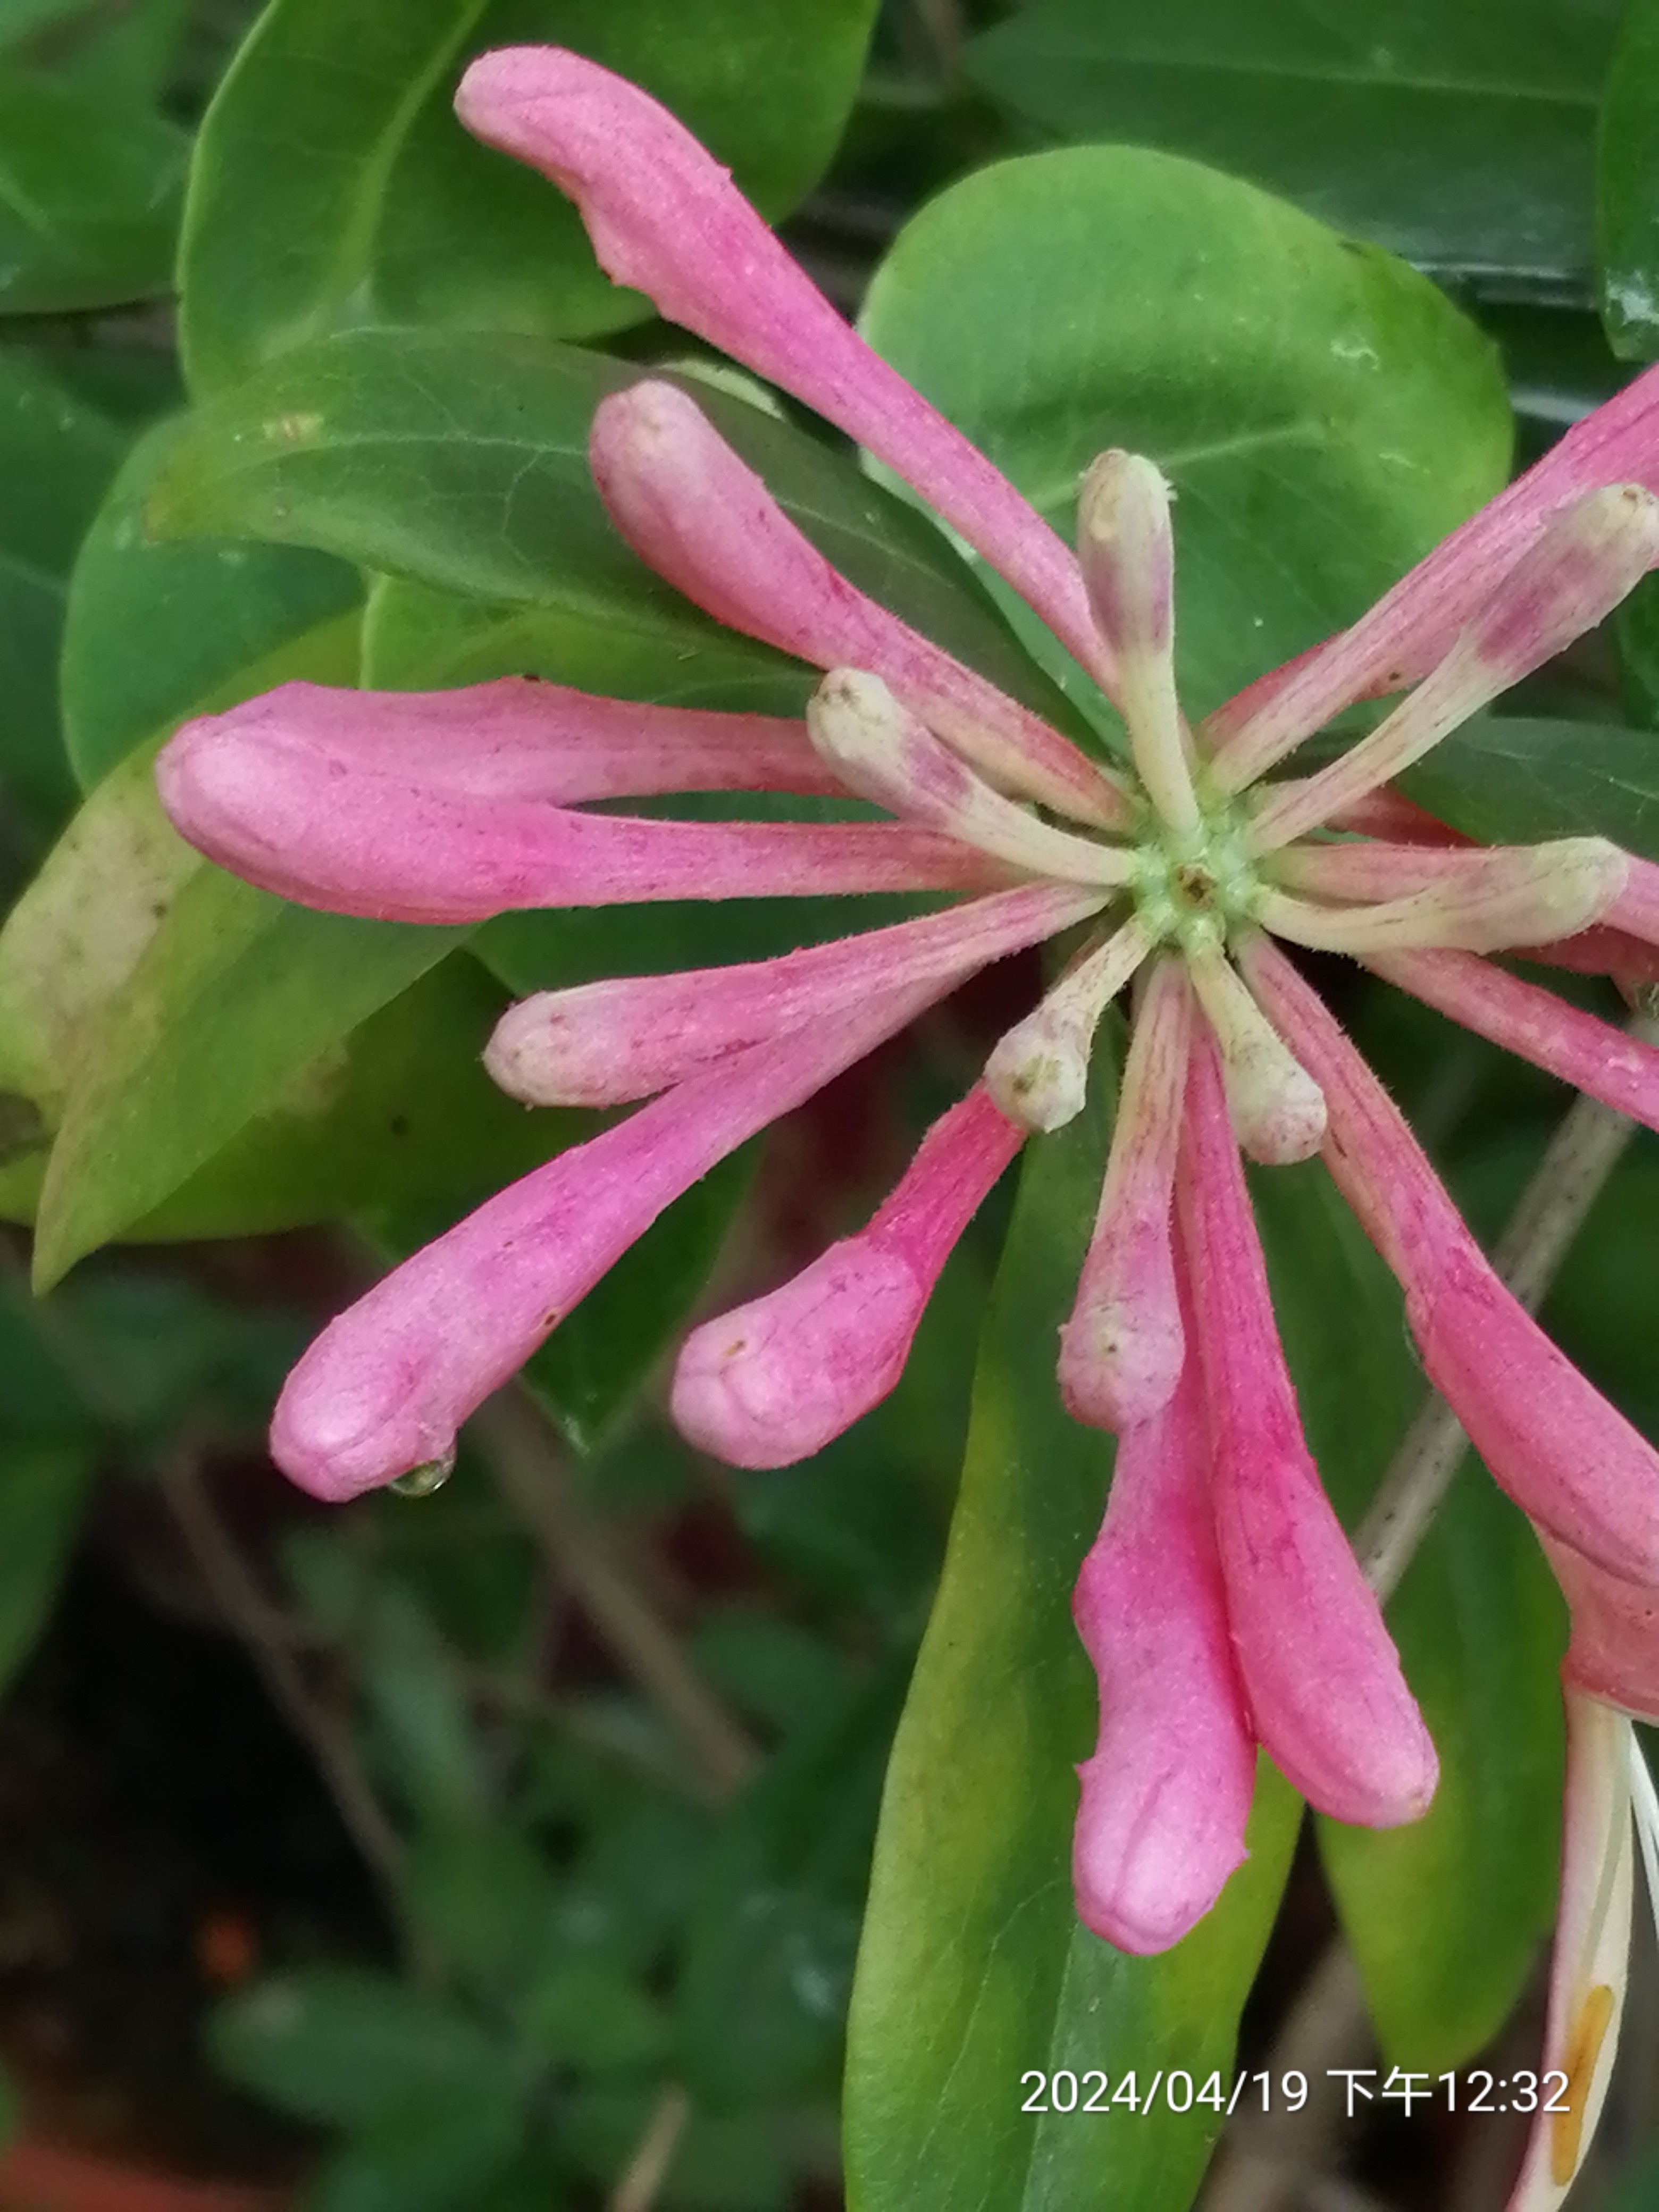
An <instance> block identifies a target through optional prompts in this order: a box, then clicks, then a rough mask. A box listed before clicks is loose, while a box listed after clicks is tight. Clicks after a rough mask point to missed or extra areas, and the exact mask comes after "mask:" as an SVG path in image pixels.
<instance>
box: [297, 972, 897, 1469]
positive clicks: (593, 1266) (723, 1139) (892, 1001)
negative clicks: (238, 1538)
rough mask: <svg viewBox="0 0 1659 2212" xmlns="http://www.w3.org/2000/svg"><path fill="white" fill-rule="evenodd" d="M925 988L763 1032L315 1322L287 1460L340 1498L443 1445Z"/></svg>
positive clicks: (429, 1459) (442, 1451) (423, 1463)
mask: <svg viewBox="0 0 1659 2212" xmlns="http://www.w3.org/2000/svg"><path fill="white" fill-rule="evenodd" d="M930 995H931V987H926V988H923V987H915V986H913V987H910V988H909V989H908V990H903V991H897V992H890V993H886V994H883V995H881V996H879V997H877V998H873V999H871V1000H866V1002H865V1003H864V1005H862V1006H860V1007H858V1008H855V1009H849V1010H848V1012H847V1013H846V1014H845V1015H844V1016H843V1017H842V1019H841V1020H840V1021H839V1022H836V1023H834V1024H826V1025H822V1026H819V1027H817V1028H815V1029H811V1030H804V1031H801V1032H799V1033H797V1034H795V1035H793V1036H787V1037H783V1038H781V1039H778V1040H776V1041H775V1042H770V1043H767V1044H762V1045H757V1046H756V1047H755V1048H753V1050H752V1051H750V1052H746V1053H743V1054H738V1055H737V1056H735V1057H734V1058H732V1060H726V1061H725V1062H723V1063H722V1064H721V1065H720V1066H719V1067H717V1068H714V1069H712V1070H710V1071H709V1072H708V1073H705V1074H702V1075H696V1076H693V1077H692V1078H691V1079H690V1080H689V1081H688V1082H685V1083H683V1084H681V1085H679V1086H678V1089H676V1090H673V1091H669V1092H667V1093H666V1095H665V1097H661V1098H658V1099H654V1100H653V1102H652V1103H651V1104H650V1105H648V1106H642V1107H641V1109H640V1110H639V1112H638V1113H637V1114H633V1115H629V1118H628V1120H627V1121H622V1122H619V1123H618V1124H617V1126H616V1127H614V1128H611V1129H606V1130H605V1131H604V1133H602V1134H601V1135H599V1136H597V1137H595V1138H593V1139H591V1141H590V1142H589V1143H587V1144H586V1145H579V1146H576V1147H574V1150H572V1151H570V1152H561V1153H560V1154H559V1156H558V1158H556V1159H553V1160H550V1161H549V1162H548V1164H547V1165H546V1166H545V1167H543V1168H538V1169H537V1170H536V1171H535V1172H534V1174H532V1175H528V1176H525V1177H524V1179H523V1180H522V1181H521V1182H515V1183H512V1184H509V1186H508V1187H507V1189H505V1190H503V1191H501V1192H499V1193H498V1194H497V1195H496V1196H495V1197H494V1198H492V1199H490V1200H489V1201H488V1202H487V1203H486V1204H485V1205H483V1206H480V1207H479V1208H478V1210H477V1212H476V1213H471V1214H469V1215H468V1216H467V1218H466V1219H465V1221H462V1222H459V1224H458V1225H456V1226H455V1227H454V1228H453V1229H452V1230H450V1231H448V1232H447V1235H445V1236H442V1237H439V1238H438V1239H437V1240H436V1242H435V1243H431V1244H428V1245H426V1246H425V1247H424V1248H423V1249H422V1250H421V1251H419V1252H417V1253H416V1255H415V1256H414V1258H413V1259H412V1260H407V1261H404V1264H403V1266H402V1267H398V1268H395V1269H394V1270H393V1272H392V1273H391V1274H389V1275H387V1276H386V1277H384V1278H383V1279H381V1280H380V1282H378V1283H377V1284H376V1285H374V1289H373V1290H372V1291H369V1292H368V1295H367V1296H366V1297H362V1298H360V1299H359V1300H358V1301H357V1303H356V1305H354V1306H352V1307H350V1308H349V1309H348V1310H347V1311H346V1312H344V1313H343V1314H342V1315H340V1316H339V1317H338V1318H337V1320H335V1321H333V1322H331V1323H330V1324H329V1326H328V1327H327V1328H325V1330H324V1331H323V1334H321V1335H320V1336H319V1338H318V1339H317V1340H316V1342H315V1343H314V1344H313V1346H311V1348H310V1350H309V1351H308V1352H307V1353H306V1355H305V1357H304V1358H302V1359H301V1362H300V1364H299V1365H298V1366H297V1367H296V1368H295V1370H294V1372H293V1373H292V1374H291V1375H290V1376H289V1378H288V1383H287V1384H286V1386H285V1388H284V1389H283V1395H282V1397H281V1399H280V1400H279V1401H278V1402H277V1407H276V1418H275V1419H274V1420H273V1422H272V1423H271V1431H270V1444H271V1452H272V1455H273V1456H274V1458H275V1459H276V1463H277V1465H278V1466H279V1467H280V1468H282V1469H283V1473H284V1474H287V1475H289V1477H290V1478H291V1479H292V1480H294V1481H295V1482H296V1483H298V1484H299V1486H300V1487H301V1489H302V1490H308V1491H310V1492H311V1493H312V1494H313V1497H317V1498H328V1499H331V1500H336V1501H337V1500H339V1499H342V1498H355V1497H356V1496H357V1495H358V1493H359V1492H362V1491H365V1490H373V1489H375V1488H377V1487H379V1486H380V1485H382V1484H384V1483H387V1482H392V1481H394V1480H396V1479H397V1478H398V1476H399V1475H402V1474H408V1473H410V1471H411V1470H412V1469H416V1468H422V1467H428V1466H430V1465H432V1464H433V1463H434V1462H438V1463H441V1462H444V1461H445V1460H447V1458H448V1457H449V1456H450V1455H451V1454H452V1453H453V1450H454V1448H455V1431H456V1430H457V1429H458V1428H459V1425H460V1424H461V1422H462V1421H464V1420H465V1419H466V1417H467V1416H468V1414H470V1413H475V1412H476V1411H477V1408H478V1407H479V1406H481V1405H482V1404H483V1401H484V1400H485V1399H486V1398H487V1397H488V1396H489V1394H490V1392H491V1391H492V1390H495V1389H499V1388H500V1387H501V1384H502V1383H505V1382H506V1381H507V1377H508V1376H511V1375H513V1373H514V1372H516V1370H518V1369H519V1368H520V1367H522V1366H523V1364H524V1363H525V1361H526V1359H527V1358H529V1357H530V1355H531V1353H532V1352H533V1351H534V1350H535V1349H536V1346H538V1344H540V1343H541V1342H542V1340H544V1338H545V1337H546V1336H547V1335H548V1334H550V1331H551V1330H553V1329H554V1328H557V1326H558V1324H559V1323H560V1322H562V1320H563V1319H564V1317H565V1316H566V1315H567V1314H568V1312H569V1311H570V1310H571V1309H572V1307H574V1306H575V1305H576V1304H579V1303H580V1300H581V1299H582V1298H584V1297H586V1295H587V1293H588V1291H591V1290H592V1287H593V1285H594V1284H595V1283H596V1282H598V1280H599V1277H600V1276H601V1275H603V1274H604V1273H605V1272H606V1270H607V1269H608V1268H610V1267H613V1266H614V1265H615V1264H616V1262H617V1260H618V1259H620V1257H621V1256H622V1255H623V1253H624V1252H625V1251H626V1250H627V1249H628V1247H629V1245H630V1244H632V1243H634V1242H635V1239H636V1238H637V1237H641V1236H643V1234H644V1233H645V1231H646V1230H647V1229H648V1228H649V1227H650V1225H651V1224H652V1223H653V1221H654V1220H655V1219H656V1218H657V1216H658V1215H659V1213H660V1212H662V1211H663V1208H664V1207H665V1206H668V1205H670V1204H671V1202H672V1201H673V1200H675V1199H676V1198H678V1196H679V1195H680V1194H681V1193H682V1192H683V1191H685V1190H689V1189H690V1187H691V1185H692V1184H693V1183H694V1182H696V1181H697V1180H698V1179H699V1178H700V1177H701V1176H705V1175H707V1174H708V1170H709V1169H710V1168H712V1167H713V1166H714V1164H715V1163H716V1161H718V1160H721V1159H724V1158H725V1157H726V1154H727V1153H728V1152H735V1151H736V1149H737V1147H738V1146H739V1145H741V1144H742V1143H744V1140H745V1139H747V1138H750V1137H751V1136H753V1135H754V1134H755V1133H756V1131H757V1130H758V1129H763V1128H764V1127H766V1125H767V1123H768V1122H769V1121H775V1120H776V1119H777V1117H778V1115H781V1114H787V1113H788V1112H789V1111H790V1110H791V1109H793V1108H794V1107H796V1106H798V1105H799V1104H800V1103H801V1102H802V1100H803V1099H805V1098H810V1097H811V1095H812V1093H813V1092H814V1091H817V1090H819V1089H821V1088H822V1087H823V1085H824V1084H826V1083H827V1082H828V1081H829V1079H830V1077H831V1076H833V1075H836V1074H837V1073H839V1072H840V1071H841V1070H842V1068H843V1067H846V1066H850V1064H851V1063H852V1062H853V1061H854V1060H857V1059H859V1058H860V1057H861V1056H862V1055H863V1054H865V1053H866V1052H870V1051H872V1050H873V1049H874V1048H875V1047H876V1046H877V1045H878V1044H879V1043H880V1042H882V1040H883V1039H884V1037H888V1036H892V1035H893V1033H894V1032H895V1031H896V1030H900V1029H902V1027H903V1026H904V1024H905V1023H906V1022H908V1020H910V1018H912V1016H913V1015H914V1014H915V1013H916V1012H918V1011H919V1010H920V1008H921V1006H925V1005H926V1004H927V1000H928V997H929V996H930Z"/></svg>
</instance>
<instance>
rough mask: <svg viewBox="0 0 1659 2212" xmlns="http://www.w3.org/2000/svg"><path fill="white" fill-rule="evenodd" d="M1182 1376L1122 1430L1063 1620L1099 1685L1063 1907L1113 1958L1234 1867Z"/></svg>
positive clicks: (1234, 1750) (1173, 1927)
mask: <svg viewBox="0 0 1659 2212" xmlns="http://www.w3.org/2000/svg"><path fill="white" fill-rule="evenodd" d="M1207 1456H1208V1439H1207V1437H1206V1433H1205V1425H1204V1407H1203V1394H1202V1389H1201V1387H1200V1382H1199V1378H1198V1374H1197V1370H1196V1368H1195V1367H1194V1368H1193V1369H1191V1370H1189V1371H1188V1375H1187V1376H1186V1377H1185V1379H1184V1380H1183V1381H1182V1384H1181V1386H1180V1388H1179V1389H1177V1390H1176V1392H1175V1394H1174V1395H1173V1396H1172V1397H1171V1398H1170V1401H1169V1402H1168V1404H1167V1405H1166V1406H1165V1407H1164V1409H1163V1411H1162V1412H1161V1413H1157V1414H1155V1415H1154V1416H1153V1417H1152V1419H1150V1420H1147V1421H1143V1422H1141V1423H1139V1424H1138V1425H1136V1426H1135V1427H1133V1428H1131V1429H1127V1430H1126V1431H1124V1434H1123V1437H1122V1440H1121V1443H1119V1445H1118V1450H1117V1463H1116V1466H1115V1469H1114V1471H1113V1474H1112V1488H1111V1494H1110V1497H1109V1499H1108V1501H1107V1506H1106V1519H1105V1522H1104V1525H1103V1528H1102V1529H1101V1532H1100V1534H1099V1536H1098V1538H1097V1540H1096V1542H1095V1545H1094V1547H1093V1549H1092V1550H1091V1552H1090V1553H1089V1556H1088V1557H1087V1559H1085V1561H1084V1563H1083V1571H1082V1573H1081V1574H1080V1575H1079V1577H1078V1583H1077V1590H1076V1594H1075V1595H1074V1596H1073V1601H1072V1612H1073V1617H1074V1619H1075V1620H1076V1621H1077V1627H1078V1633H1079V1636H1080V1637H1081V1638H1082V1639H1083V1643H1084V1646H1085V1649H1086V1650H1087V1651H1088V1654H1089V1656H1090V1658H1091V1661H1092V1662H1093V1663H1094V1668H1095V1672H1096V1674H1097V1676H1098V1677H1099V1680H1100V1736H1099V1741H1098V1742H1097V1746H1096V1748H1095V1753H1094V1756H1093V1757H1092V1758H1091V1759H1087V1760H1085V1762H1084V1764H1083V1765H1081V1766H1079V1769H1078V1779H1079V1782H1080V1783H1081V1784H1082V1785H1083V1794H1082V1799H1081V1802H1080V1803H1079V1807H1078V1815H1077V1826H1076V1830H1075V1832H1074V1834H1073V1846H1072V1880H1073V1886H1074V1887H1075V1889H1076V1892H1077V1906H1078V1911H1079V1915H1080V1916H1081V1917H1082V1918H1083V1919H1084V1920H1085V1922H1086V1923H1088V1925H1089V1926H1090V1927H1091V1928H1092V1929H1094V1931H1095V1933H1096V1935H1097V1936H1104V1937H1105V1939H1106V1941H1107V1942H1109V1943H1115V1944H1116V1945H1117V1947H1118V1948H1119V1949H1120V1950H1123V1951H1134V1952H1140V1953H1145V1952H1151V1951H1163V1950H1167V1949H1168V1948H1169V1946H1170V1944H1171V1943H1175V1942H1179V1940H1180V1939H1181V1937H1182V1936H1184V1935H1185V1934H1186V1933H1187V1931H1188V1929H1189V1928H1191V1927H1192V1926H1193V1924H1194V1922H1196V1921H1198V1920H1200V1919H1201V1918H1202V1917H1203V1916H1204V1914H1205V1913H1206V1912H1207V1911H1209V1909H1210V1907H1211V1906H1212V1905H1213V1904H1214V1903H1215V1900H1216V1899H1217V1898H1218V1896H1219V1895H1220V1893H1221V1890H1222V1887H1223V1885H1224V1884H1225V1881H1226V1880H1227V1877H1228V1875H1230V1874H1231V1872H1232V1871H1233V1869H1234V1868H1235V1867H1237V1865H1238V1864H1239V1863H1241V1861H1242V1860H1243V1857H1244V1856H1245V1853H1244V1825H1245V1822H1246V1820H1248V1818H1249V1810H1250V1796H1251V1793H1252V1790H1254V1788H1255V1734H1254V1731H1253V1730H1252V1729H1251V1726H1250V1720H1249V1712H1248V1711H1247V1709H1246V1705H1245V1700H1244V1694H1243V1688H1242V1686H1241V1685H1240V1682H1239V1679H1238V1669H1237V1664H1236V1662H1235V1660H1234V1657H1233V1649H1232V1639H1231V1633H1230V1631H1229V1627H1228V1620H1227V1601H1226V1594H1225V1589H1224V1586H1223V1583H1222V1578H1221V1565H1220V1561H1219V1559H1218V1558H1217V1555H1216V1541H1215V1532H1214V1529H1213V1527H1212V1522H1211V1517H1210V1501H1209V1496H1208V1490H1207V1485H1206V1480H1205V1465H1206V1458H1207Z"/></svg>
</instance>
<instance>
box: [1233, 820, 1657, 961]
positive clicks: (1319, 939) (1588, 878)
mask: <svg viewBox="0 0 1659 2212" xmlns="http://www.w3.org/2000/svg"><path fill="white" fill-rule="evenodd" d="M1394 850H1395V853H1396V854H1403V855H1405V856H1406V859H1405V861H1404V864H1403V867H1401V871H1400V872H1401V873H1404V874H1406V875H1409V876H1412V877H1417V878H1421V877H1423V876H1425V875H1426V876H1427V878H1429V880H1428V883H1427V884H1426V887H1425V889H1422V890H1413V891H1409V892H1407V894H1406V895H1405V896H1403V897H1399V898H1384V899H1383V900H1382V901H1381V902H1376V903H1361V904H1359V905H1357V906H1328V905H1323V904H1316V903H1315V902H1312V901H1310V900H1308V899H1301V898H1295V897H1292V896H1290V895H1289V894H1287V893H1285V892H1284V891H1276V890H1267V891H1264V892H1263V894H1262V895H1261V898H1260V899H1259V901H1258V902H1257V908H1256V911H1257V915H1258V918H1259V919H1260V921H1261V925H1262V927H1264V928H1265V929H1269V930H1271V931H1272V932H1273V934H1274V935H1275V936H1276V937H1288V938H1290V939H1291V941H1292V942H1293V943H1295V944H1297V945H1313V946H1316V947H1317V948H1318V949H1320V950H1321V951H1327V952H1352V953H1356V954H1358V956H1359V957H1361V958H1362V959H1363V958H1365V957H1368V956H1369V955H1370V953H1372V952H1393V951H1407V950H1408V949H1415V948H1416V947H1418V946H1420V945H1452V946H1455V947H1457V948H1458V949H1459V950H1461V951H1466V952H1502V951H1508V950H1510V949H1511V948H1513V947H1514V946H1516V945H1533V944H1537V943H1539V942H1540V941H1541V940H1543V939H1550V938H1558V937H1567V936H1571V935H1572V934H1573V933H1575V932H1577V931H1578V930H1582V929H1588V928H1589V927H1591V926H1592V925H1593V924H1594V923H1595V922H1597V921H1600V920H1601V917H1602V916H1603V915H1606V914H1607V913H1609V912H1611V911H1612V910H1613V906H1614V904H1615V902H1616V901H1617V900H1618V898H1619V896H1620V891H1621V890H1623V888H1624V884H1625V881H1626V877H1627V876H1628V874H1629V872H1630V861H1629V859H1628V858H1627V856H1626V854H1623V853H1621V852H1620V849H1619V848H1618V847H1617V846H1616V845H1610V844H1609V843H1608V842H1607V839H1606V838H1605V837H1559V838H1557V839H1555V840H1553V842H1551V843H1549V844H1546V845H1492V846H1487V847H1484V848H1480V849H1477V850H1476V851H1474V852H1462V851H1455V852H1448V851H1445V850H1443V849H1441V848H1436V847H1432V846H1422V847H1416V848H1413V847H1412V846H1397V847H1395V848H1394ZM1350 852H1352V854H1353V855H1354V860H1352V862H1349V861H1348V860H1346V854H1348V853H1350ZM1413 854H1420V855H1421V856H1422V857H1421V858H1420V859H1414V858H1413V857H1412V856H1413ZM1312 869H1313V872H1315V873H1316V874H1317V875H1318V876H1319V877H1320V878H1322V879H1323V880H1322V886H1321V887H1322V889H1328V890H1333V891H1334V892H1336V893H1337V895H1338V896H1354V897H1357V898H1358V899H1360V900H1361V901H1362V902H1363V901H1364V900H1365V899H1366V897H1367V894H1366V892H1365V890H1364V889H1363V888H1361V889H1357V890H1353V891H1352V892H1351V893H1350V892H1346V890H1345V884H1346V883H1347V882H1352V883H1353V884H1358V885H1362V886H1363V884H1364V882H1365V880H1366V878H1368V877H1369V876H1370V875H1372V874H1374V873H1376V872H1377V869H1378V862H1377V858H1376V848H1366V847H1364V846H1352V847H1336V848H1331V851H1330V856H1329V857H1328V858H1327V859H1324V860H1317V861H1316V862H1314V863H1313V864H1312ZM1288 872H1291V873H1292V874H1294V873H1299V872H1302V871H1301V870H1300V869H1297V868H1296V867H1295V866H1292V868H1291V870H1290V871H1288Z"/></svg>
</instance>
